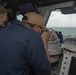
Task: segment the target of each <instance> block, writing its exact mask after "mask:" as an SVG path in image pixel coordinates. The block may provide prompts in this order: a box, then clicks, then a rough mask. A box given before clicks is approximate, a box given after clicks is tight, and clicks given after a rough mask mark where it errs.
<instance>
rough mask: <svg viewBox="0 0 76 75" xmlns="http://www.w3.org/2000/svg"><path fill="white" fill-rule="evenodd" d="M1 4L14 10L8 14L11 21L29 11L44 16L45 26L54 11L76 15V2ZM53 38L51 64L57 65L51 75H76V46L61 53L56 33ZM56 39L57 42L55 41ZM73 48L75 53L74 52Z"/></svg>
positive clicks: (39, 0) (9, 0)
mask: <svg viewBox="0 0 76 75" xmlns="http://www.w3.org/2000/svg"><path fill="white" fill-rule="evenodd" d="M0 3H2V4H3V5H4V6H5V7H6V8H10V9H12V12H11V13H9V14H8V17H9V21H12V20H13V19H15V18H17V16H18V15H22V16H23V15H24V14H25V13H27V12H29V11H35V12H37V13H39V14H41V15H42V16H43V18H44V25H45V26H46V24H47V22H48V19H49V16H50V13H51V12H52V11H55V10H57V9H59V10H60V11H61V12H62V13H63V14H73V13H76V0H0ZM52 31H53V30H52ZM52 36H54V38H50V39H49V42H48V48H49V53H50V56H51V63H52V65H53V64H54V63H55V64H54V66H53V68H52V72H51V73H52V74H51V75H76V72H75V69H76V66H75V64H73V63H76V46H72V47H71V46H70V45H69V47H68V46H67V45H65V47H66V48H65V50H64V52H63V51H60V50H61V48H60V47H59V44H58V43H59V42H58V38H57V36H55V32H54V31H53V34H52ZM54 39H56V40H55V41H54ZM67 47H68V48H69V50H68V49H67ZM72 48H73V49H74V50H75V51H72ZM62 52H63V54H62ZM63 55H64V56H63ZM62 59H63V61H62ZM74 60H75V61H74ZM71 61H73V62H71ZM70 64H72V65H73V67H72V66H70ZM74 67H75V68H74ZM72 68H74V69H72Z"/></svg>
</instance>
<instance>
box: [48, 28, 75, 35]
mask: <svg viewBox="0 0 76 75" xmlns="http://www.w3.org/2000/svg"><path fill="white" fill-rule="evenodd" d="M51 28H52V29H53V30H56V31H58V32H59V31H61V32H62V34H63V35H64V36H68V35H73V36H74V35H76V27H51ZM51 28H49V29H51Z"/></svg>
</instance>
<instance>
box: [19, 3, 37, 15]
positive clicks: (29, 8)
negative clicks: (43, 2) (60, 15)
mask: <svg viewBox="0 0 76 75" xmlns="http://www.w3.org/2000/svg"><path fill="white" fill-rule="evenodd" d="M18 8H19V10H20V12H21V14H22V15H24V14H25V13H27V12H30V11H33V12H37V13H38V11H37V9H36V7H35V5H33V4H32V3H31V2H28V3H25V4H21V5H19V6H18Z"/></svg>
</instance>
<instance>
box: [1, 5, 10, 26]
mask: <svg viewBox="0 0 76 75" xmlns="http://www.w3.org/2000/svg"><path fill="white" fill-rule="evenodd" d="M8 12H10V11H9V10H8V9H6V8H5V7H4V6H3V5H1V4H0V25H3V24H4V22H5V21H6V20H7V13H8Z"/></svg>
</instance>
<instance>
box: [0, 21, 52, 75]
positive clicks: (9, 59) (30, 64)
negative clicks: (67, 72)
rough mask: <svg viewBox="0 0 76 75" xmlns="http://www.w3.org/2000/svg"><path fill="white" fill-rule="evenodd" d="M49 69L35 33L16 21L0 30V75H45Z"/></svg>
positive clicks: (37, 35)
mask: <svg viewBox="0 0 76 75" xmlns="http://www.w3.org/2000/svg"><path fill="white" fill-rule="evenodd" d="M50 69H51V65H50V62H49V61H48V59H47V56H46V52H45V49H44V44H43V42H42V39H41V37H40V35H39V34H38V33H37V32H36V31H34V30H32V29H29V28H27V27H26V26H25V25H24V24H23V23H22V22H20V21H18V20H14V21H13V22H12V23H11V24H10V25H9V26H7V27H5V28H3V29H1V30H0V75H32V74H33V75H34V74H35V75H47V74H48V73H49V72H50Z"/></svg>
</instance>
